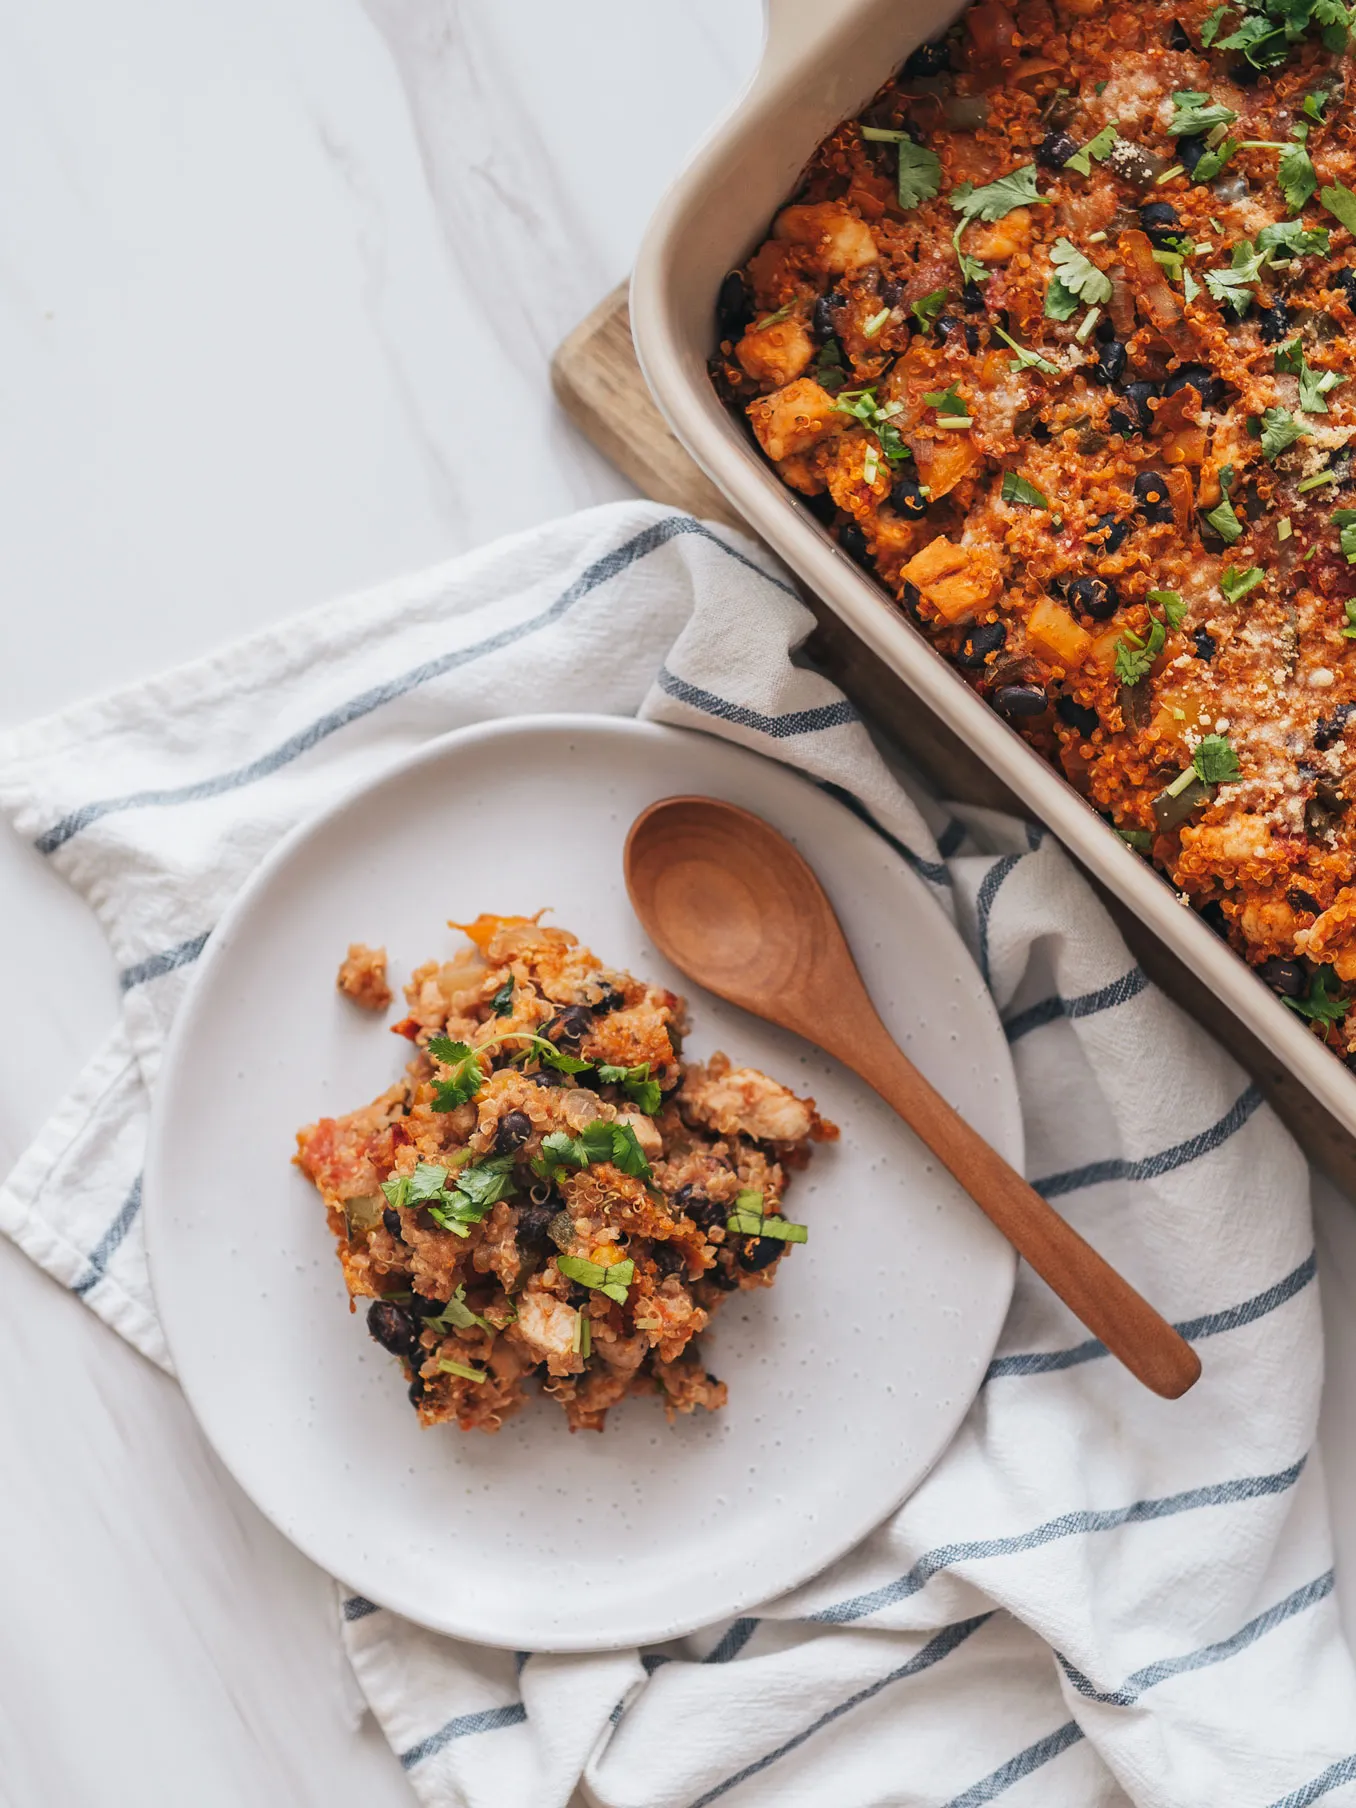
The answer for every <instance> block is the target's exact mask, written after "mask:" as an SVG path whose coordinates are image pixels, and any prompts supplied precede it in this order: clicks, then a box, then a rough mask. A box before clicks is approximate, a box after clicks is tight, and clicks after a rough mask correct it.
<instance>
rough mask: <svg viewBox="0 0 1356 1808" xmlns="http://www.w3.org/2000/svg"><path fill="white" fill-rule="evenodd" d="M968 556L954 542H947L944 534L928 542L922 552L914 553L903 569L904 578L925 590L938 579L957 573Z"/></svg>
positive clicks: (963, 549)
mask: <svg viewBox="0 0 1356 1808" xmlns="http://www.w3.org/2000/svg"><path fill="white" fill-rule="evenodd" d="M968 558H969V554H968V553H967V552H966V550H965V548H964V547H963V546H957V545H956V543H955V541H954V540H948V539H947V538H946V536H945V534H942V535H939V536H938V538H937V539H935V540H930V541H929V542H928V544H927V545H926V546H925V547H924V548H923V550H922V552H916V553H915V554H914V555H913V557H912V558H911V559H910V560H909V562H908V564H907V565H906V566H905V567H904V576H905V577H906V578H907V579H908V580H909V582H910V583H911V584H917V586H918V588H919V589H920V590H926V589H927V588H928V586H929V585H931V584H935V583H936V582H937V580H938V579H939V578H944V577H949V576H950V574H951V573H952V572H953V571H959V570H960V569H961V567H962V566H963V565H965V564H966V562H967V561H968Z"/></svg>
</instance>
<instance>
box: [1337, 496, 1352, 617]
mask: <svg viewBox="0 0 1356 1808" xmlns="http://www.w3.org/2000/svg"><path fill="white" fill-rule="evenodd" d="M1332 519H1333V526H1334V527H1336V528H1339V529H1340V530H1341V531H1340V532H1339V534H1338V536H1337V537H1338V541H1339V543H1340V545H1341V548H1342V551H1343V552H1344V553H1345V554H1346V555H1347V564H1348V565H1356V509H1336V510H1335V511H1334V513H1333V518H1332ZM1342 632H1343V633H1344V634H1345V633H1346V632H1347V631H1346V629H1345V628H1344V629H1343V630H1342Z"/></svg>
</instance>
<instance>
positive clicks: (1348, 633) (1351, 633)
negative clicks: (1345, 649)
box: [1341, 596, 1356, 640]
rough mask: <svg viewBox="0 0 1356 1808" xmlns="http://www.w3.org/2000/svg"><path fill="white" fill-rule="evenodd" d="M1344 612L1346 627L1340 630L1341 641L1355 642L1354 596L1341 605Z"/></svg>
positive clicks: (1355, 608) (1355, 602)
mask: <svg viewBox="0 0 1356 1808" xmlns="http://www.w3.org/2000/svg"><path fill="white" fill-rule="evenodd" d="M1342 607H1343V609H1344V610H1345V612H1346V618H1347V620H1346V626H1345V627H1344V628H1343V629H1342V631H1341V632H1342V639H1343V640H1356V596H1349V597H1348V598H1347V600H1346V602H1345V603H1344V604H1343V605H1342Z"/></svg>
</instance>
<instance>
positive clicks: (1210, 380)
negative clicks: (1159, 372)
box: [1163, 364, 1224, 408]
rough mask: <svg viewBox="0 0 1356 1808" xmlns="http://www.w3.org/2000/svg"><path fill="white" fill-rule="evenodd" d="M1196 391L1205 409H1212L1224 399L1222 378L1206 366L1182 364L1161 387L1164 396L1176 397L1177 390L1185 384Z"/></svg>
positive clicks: (1184, 386) (1183, 387)
mask: <svg viewBox="0 0 1356 1808" xmlns="http://www.w3.org/2000/svg"><path fill="white" fill-rule="evenodd" d="M1188 383H1189V384H1190V385H1191V387H1192V388H1193V389H1194V390H1195V391H1196V394H1197V395H1198V396H1199V397H1200V398H1201V401H1202V403H1203V404H1204V405H1205V407H1207V408H1213V407H1215V405H1216V404H1217V403H1218V402H1220V401H1222V400H1223V398H1224V381H1223V378H1221V377H1217V376H1216V375H1215V373H1214V371H1213V370H1211V368H1210V366H1209V365H1208V364H1184V365H1183V366H1182V368H1181V369H1180V370H1175V371H1174V372H1173V373H1172V375H1171V376H1170V377H1169V378H1168V380H1167V382H1166V383H1164V385H1163V394H1164V395H1165V396H1170V395H1176V394H1177V392H1178V390H1179V389H1185V388H1186V386H1187V384H1188Z"/></svg>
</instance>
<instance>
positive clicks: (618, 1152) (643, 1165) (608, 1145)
mask: <svg viewBox="0 0 1356 1808" xmlns="http://www.w3.org/2000/svg"><path fill="white" fill-rule="evenodd" d="M595 1161H610V1162H611V1163H612V1165H613V1167H615V1168H620V1169H621V1171H622V1173H623V1174H632V1175H635V1176H636V1177H637V1178H639V1179H648V1178H649V1175H650V1164H649V1162H648V1161H646V1159H645V1151H644V1150H643V1149H642V1148H641V1146H640V1143H639V1142H638V1141H637V1139H636V1133H635V1131H634V1130H633V1129H632V1128H631V1126H630V1125H629V1124H615V1123H610V1122H608V1121H607V1120H605V1119H603V1118H595V1119H594V1121H593V1122H592V1123H591V1124H585V1126H584V1128H583V1129H582V1130H581V1131H580V1133H579V1135H578V1136H570V1135H568V1134H567V1133H566V1132H565V1131H564V1130H553V1131H552V1132H551V1134H550V1135H549V1136H544V1137H543V1138H542V1143H541V1153H540V1154H539V1155H538V1156H537V1158H536V1160H535V1161H534V1162H533V1163H532V1171H533V1173H534V1174H537V1175H539V1176H540V1177H541V1178H542V1179H543V1180H549V1179H551V1178H552V1176H553V1175H555V1174H556V1173H558V1172H559V1170H560V1169H561V1168H565V1167H574V1168H586V1167H588V1166H589V1164H590V1163H591V1162H595Z"/></svg>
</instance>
